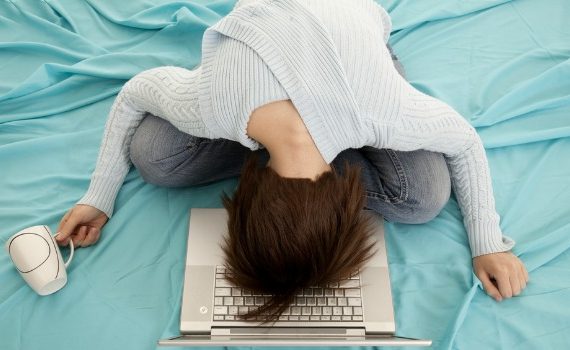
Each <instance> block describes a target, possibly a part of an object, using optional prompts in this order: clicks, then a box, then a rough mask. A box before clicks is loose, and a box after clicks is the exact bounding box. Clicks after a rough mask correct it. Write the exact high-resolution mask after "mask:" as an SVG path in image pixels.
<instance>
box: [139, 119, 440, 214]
mask: <svg viewBox="0 0 570 350" xmlns="http://www.w3.org/2000/svg"><path fill="white" fill-rule="evenodd" d="M251 152H252V151H251V150H250V149H248V148H246V147H244V146H242V145H241V144H240V143H238V142H234V141H230V140H225V139H216V140H210V139H204V138H198V137H195V136H192V135H188V134H185V133H183V132H181V131H179V130H177V129H176V128H175V127H174V126H173V125H172V124H170V123H169V122H167V121H165V120H163V119H160V118H158V117H155V116H152V115H148V116H147V117H145V119H144V120H143V121H142V123H141V124H140V126H139V127H138V128H137V130H136V131H135V134H134V136H133V140H132V142H131V146H130V154H131V160H132V162H133V164H134V165H135V167H136V168H137V169H138V170H139V172H140V174H141V176H142V177H143V179H144V180H145V181H146V182H149V183H152V184H155V185H160V186H167V187H183V186H197V185H203V184H207V183H211V182H214V181H219V180H222V179H226V178H230V177H237V176H239V175H240V172H241V168H242V166H243V164H244V162H245V160H246V158H247V157H248V155H249V154H250V153H251ZM255 152H257V153H258V154H259V156H260V157H259V159H260V162H262V164H265V163H267V160H268V159H269V154H268V153H267V151H266V150H265V149H261V150H257V151H255ZM345 160H347V161H348V162H349V163H350V164H356V165H359V166H361V168H362V172H361V173H362V181H363V183H364V185H365V189H366V198H367V201H366V207H367V208H368V209H371V210H374V211H376V212H377V213H379V214H382V215H383V216H384V218H385V219H386V220H389V221H394V222H402V223H424V222H427V221H429V220H431V219H433V218H434V217H435V216H437V214H438V213H439V212H440V211H441V209H442V208H443V206H444V205H445V204H446V203H447V201H448V200H449V196H450V192H451V184H450V182H451V181H450V176H449V171H448V168H447V163H446V162H445V159H444V158H443V156H442V155H441V154H439V153H432V152H428V151H414V152H397V151H393V150H390V149H376V148H372V147H363V148H360V149H347V150H345V151H343V152H341V153H340V154H339V155H338V156H337V157H336V158H335V159H334V161H333V162H332V166H333V167H334V168H335V169H336V170H337V171H340V172H342V165H343V162H344V161H345Z"/></svg>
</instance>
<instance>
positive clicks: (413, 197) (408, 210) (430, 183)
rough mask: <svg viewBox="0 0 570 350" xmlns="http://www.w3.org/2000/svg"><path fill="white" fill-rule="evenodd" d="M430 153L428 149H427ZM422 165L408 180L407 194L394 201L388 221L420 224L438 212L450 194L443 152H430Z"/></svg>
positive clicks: (449, 178)
mask: <svg viewBox="0 0 570 350" xmlns="http://www.w3.org/2000/svg"><path fill="white" fill-rule="evenodd" d="M430 153H431V152H430ZM427 157H428V158H427V159H426V160H427V161H426V162H425V164H428V165H427V166H425V168H424V169H422V171H421V172H420V173H418V174H416V176H415V177H414V178H410V179H408V180H409V189H408V196H407V198H406V199H405V200H403V201H402V202H400V203H398V204H396V205H395V206H396V210H395V212H394V217H393V218H392V220H391V221H397V222H401V223H406V224H423V223H426V222H428V221H431V220H432V219H434V218H435V217H436V216H438V215H439V213H440V212H441V210H442V209H443V208H444V207H445V206H446V204H447V202H448V201H449V197H450V195H451V177H450V174H449V169H448V167H447V162H446V161H445V158H444V157H443V155H441V154H438V153H431V154H429V155H428V156H427Z"/></svg>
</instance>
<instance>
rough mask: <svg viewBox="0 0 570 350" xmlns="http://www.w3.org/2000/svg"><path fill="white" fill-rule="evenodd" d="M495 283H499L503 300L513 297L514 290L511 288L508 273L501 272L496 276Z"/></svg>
mask: <svg viewBox="0 0 570 350" xmlns="http://www.w3.org/2000/svg"><path fill="white" fill-rule="evenodd" d="M495 281H497V286H498V287H499V291H500V292H501V296H502V297H503V298H510V297H512V296H513V289H512V287H511V281H510V279H509V273H508V272H504V271H502V272H499V273H498V274H497V276H495Z"/></svg>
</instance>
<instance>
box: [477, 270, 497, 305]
mask: <svg viewBox="0 0 570 350" xmlns="http://www.w3.org/2000/svg"><path fill="white" fill-rule="evenodd" d="M477 277H479V280H481V283H483V288H485V291H486V292H487V294H489V295H490V296H491V297H492V298H493V299H495V300H496V301H501V300H503V298H502V297H501V293H500V292H499V290H498V289H497V287H495V285H494V284H493V282H492V281H491V279H490V278H489V275H488V274H487V273H486V272H485V271H481V272H479V275H478V276H477Z"/></svg>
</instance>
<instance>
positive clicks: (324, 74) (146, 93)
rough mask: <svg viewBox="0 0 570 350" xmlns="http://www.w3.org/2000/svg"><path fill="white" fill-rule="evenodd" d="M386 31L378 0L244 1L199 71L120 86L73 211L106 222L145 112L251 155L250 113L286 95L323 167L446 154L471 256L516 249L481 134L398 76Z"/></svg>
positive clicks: (148, 76) (216, 29)
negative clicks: (390, 152)
mask: <svg viewBox="0 0 570 350" xmlns="http://www.w3.org/2000/svg"><path fill="white" fill-rule="evenodd" d="M390 30H391V23H390V20H389V17H388V15H387V13H386V12H385V11H384V9H382V8H381V7H380V6H379V5H378V4H376V3H375V2H374V1H373V0H335V1H330V0H260V1H252V0H242V1H240V2H239V3H238V5H237V6H236V8H235V9H234V11H232V12H231V13H230V14H228V16H226V17H224V18H223V19H222V20H220V21H219V22H218V23H217V24H215V25H214V26H212V27H210V28H209V29H208V30H206V32H205V33H204V38H203V43H202V55H203V56H202V66H200V67H199V68H197V69H195V70H193V71H190V70H186V69H183V68H176V67H161V68H155V69H151V70H149V71H145V72H142V73H140V74H138V75H137V76H135V77H134V78H133V79H131V80H130V81H129V82H128V83H127V84H126V85H125V86H124V88H123V89H122V90H121V92H120V93H119V95H118V97H117V99H116V101H115V103H114V105H113V107H112V109H111V113H110V115H109V120H108V122H107V125H106V127H105V134H104V137H103V143H102V146H101V150H100V154H99V158H98V160H97V166H96V169H95V172H94V174H93V177H92V180H91V184H90V187H89V189H88V191H87V193H86V195H85V196H84V197H83V198H82V199H81V201H80V203H82V204H89V205H92V206H94V207H97V208H99V209H101V210H102V211H104V212H105V213H106V214H107V215H108V216H111V214H112V212H113V203H114V200H115V197H116V195H117V192H118V190H119V188H120V186H121V184H122V182H123V180H124V177H125V176H126V174H127V172H128V170H129V167H130V161H129V145H130V140H131V138H132V135H133V133H134V130H135V129H136V127H137V126H138V124H139V123H140V121H141V120H142V118H144V116H145V113H147V112H148V113H152V114H154V115H156V116H159V117H161V118H164V119H166V120H168V121H170V122H171V123H172V124H173V125H174V126H175V127H177V128H178V129H179V130H181V131H183V132H185V133H188V134H191V135H195V136H198V137H206V138H226V139H230V140H234V141H238V142H240V143H241V144H243V145H244V146H246V147H249V148H250V149H252V150H255V149H258V148H259V147H262V146H261V145H260V144H258V143H257V142H256V141H255V140H253V139H251V138H249V137H248V136H247V134H246V129H247V121H248V118H249V115H250V114H251V112H252V111H253V110H254V109H255V108H257V107H259V106H261V105H263V104H267V103H269V102H272V101H276V100H283V99H291V101H292V103H293V104H294V105H295V107H296V109H297V110H298V112H299V114H300V115H301V117H302V119H303V121H304V123H305V126H306V127H307V129H308V130H309V133H310V134H311V136H312V138H313V140H314V142H315V144H316V146H317V148H318V149H319V151H320V153H321V155H322V156H323V158H324V159H325V160H326V161H327V163H330V162H332V160H333V159H334V158H335V157H336V156H337V155H338V154H339V153H340V152H342V151H343V150H345V149H347V148H360V147H363V146H365V145H368V146H374V147H377V148H391V149H395V150H400V151H412V150H417V149H426V150H429V151H433V152H441V153H443V154H444V155H445V157H446V159H447V161H448V164H449V167H450V171H451V177H452V183H453V186H454V190H455V193H456V195H457V198H458V202H459V206H460V208H461V211H462V213H463V216H464V224H465V227H466V230H467V234H468V237H469V243H470V247H471V251H472V256H473V257H475V256H479V255H483V254H489V253H494V252H500V251H507V250H509V249H511V248H512V247H513V245H514V242H513V241H512V240H511V239H510V238H508V237H506V236H503V235H502V232H501V229H500V226H499V215H498V214H497V213H496V210H495V203H494V198H493V190H492V185H491V177H490V173H489V167H488V163H487V159H486V156H485V150H484V148H483V145H482V142H481V140H480V138H479V137H478V135H477V133H476V131H475V129H474V128H473V127H472V126H471V125H469V123H467V121H466V120H465V119H464V118H462V117H461V116H460V115H459V114H458V113H457V112H456V111H455V110H454V109H453V108H452V107H450V106H449V105H447V104H445V103H444V102H442V101H439V100H437V99H435V98H433V97H430V96H428V95H425V94H423V93H421V92H420V91H418V90H416V89H415V88H414V87H413V86H411V85H410V84H409V83H408V82H407V81H405V80H404V79H403V78H402V77H401V76H400V75H399V74H398V72H397V71H396V69H395V67H394V65H393V64H392V59H391V55H390V52H389V51H388V49H387V48H386V45H385V43H386V41H387V39H388V37H389V33H390ZM374 43H376V44H374Z"/></svg>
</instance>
